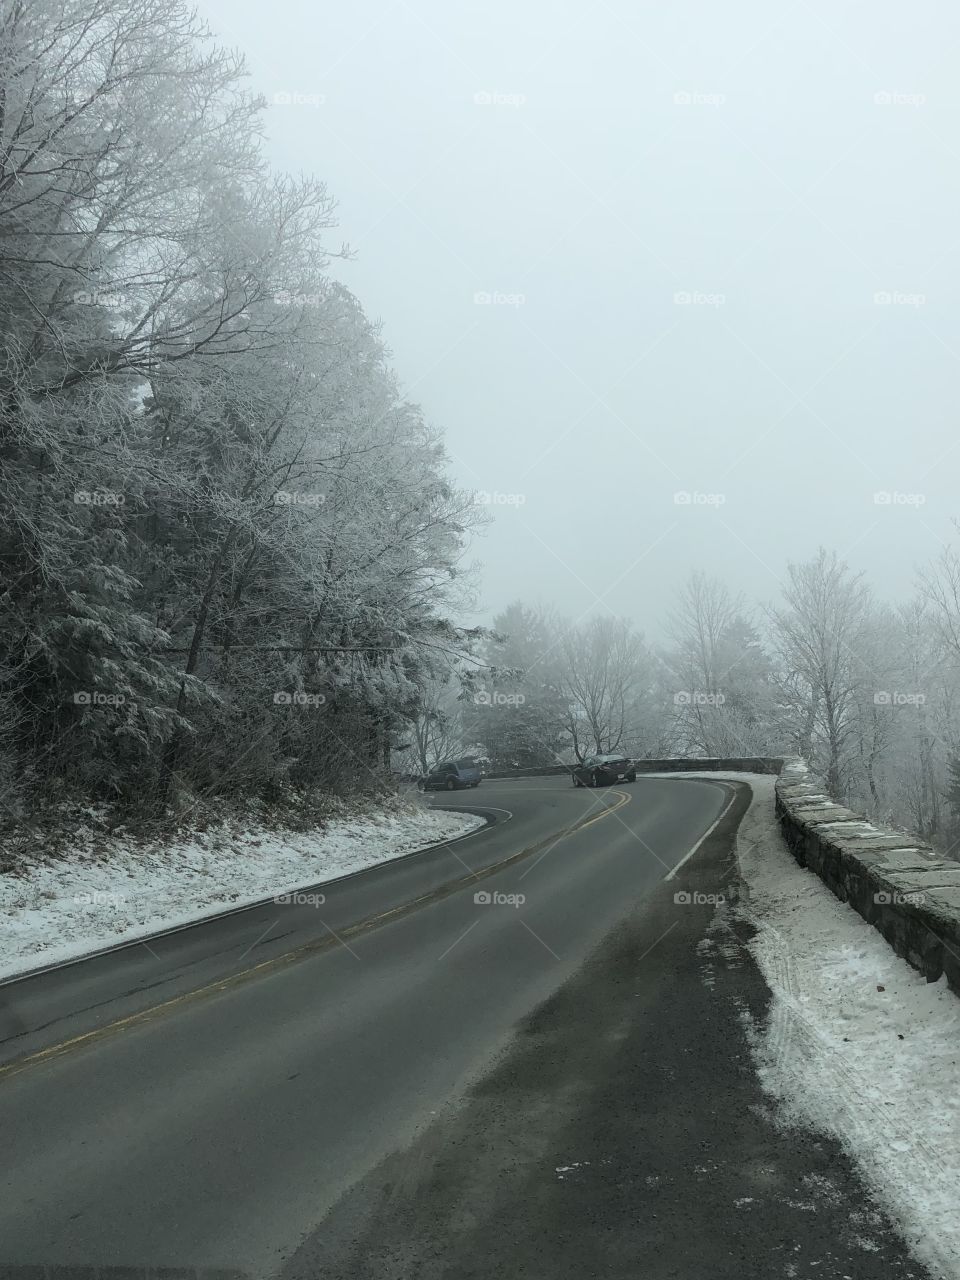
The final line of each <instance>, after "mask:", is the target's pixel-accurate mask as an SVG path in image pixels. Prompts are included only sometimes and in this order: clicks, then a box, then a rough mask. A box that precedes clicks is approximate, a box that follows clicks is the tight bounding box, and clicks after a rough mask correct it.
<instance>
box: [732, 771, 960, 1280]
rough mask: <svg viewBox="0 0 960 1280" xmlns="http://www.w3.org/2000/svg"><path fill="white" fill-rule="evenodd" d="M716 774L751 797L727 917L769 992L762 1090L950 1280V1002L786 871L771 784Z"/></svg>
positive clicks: (810, 879)
mask: <svg viewBox="0 0 960 1280" xmlns="http://www.w3.org/2000/svg"><path fill="white" fill-rule="evenodd" d="M714 776H717V775H714ZM726 776H727V777H728V778H730V779H731V780H733V779H736V778H740V779H741V780H743V781H748V782H749V783H750V785H751V787H752V788H753V792H754V800H753V804H752V805H751V807H750V810H749V811H748V813H747V814H746V815H745V817H744V819H743V822H742V824H741V826H740V831H739V834H738V840H737V851H738V858H739V862H740V869H741V873H742V876H743V879H744V881H745V882H746V885H747V891H748V896H747V899H746V900H745V901H741V902H740V903H739V904H737V908H736V909H737V910H738V911H739V912H740V913H741V914H743V915H744V916H745V917H746V918H747V919H748V920H749V922H750V923H751V924H752V925H753V927H754V928H755V929H756V930H757V933H756V936H755V937H754V939H753V941H752V942H751V943H750V950H751V951H752V953H753V955H754V956H755V958H756V960H757V962H758V963H759V965H760V967H761V969H762V971H763V973H764V975H765V977H766V979H767V983H768V985H769V987H770V989H771V991H772V993H773V999H772V1002H771V1006H770V1010H769V1015H768V1017H767V1020H766V1023H765V1025H764V1026H762V1027H755V1026H752V1025H748V1031H749V1033H750V1040H751V1044H752V1050H753V1053H754V1058H755V1062H756V1065H757V1068H758V1071H759V1074H760V1079H761V1083H762V1084H763V1087H764V1089H765V1090H766V1092H767V1093H768V1094H769V1095H770V1096H771V1097H772V1099H773V1100H774V1102H775V1107H776V1111H777V1114H778V1117H779V1118H780V1120H781V1121H782V1122H784V1123H786V1124H787V1125H789V1124H792V1123H798V1124H802V1125H806V1126H812V1127H814V1128H818V1129H820V1130H825V1131H827V1132H829V1133H831V1134H833V1135H834V1136H835V1137H837V1138H838V1139H839V1140H840V1142H841V1143H842V1145H843V1146H844V1147H845V1149H846V1150H847V1151H848V1152H849V1153H850V1154H851V1155H852V1157H853V1158H854V1159H855V1160H856V1162H857V1164H858V1165H859V1167H860V1169H861V1171H862V1173H863V1175H864V1177H865V1179H866V1181H867V1182H868V1184H869V1185H870V1186H871V1188H872V1190H873V1191H874V1193H875V1195H876V1197H877V1200H878V1202H879V1203H880V1204H881V1205H882V1207H883V1208H884V1209H885V1210H886V1212H887V1213H888V1214H889V1216H890V1217H891V1219H892V1220H893V1221H894V1222H897V1223H898V1224H899V1226H900V1229H901V1231H902V1232H903V1235H904V1238H905V1239H906V1241H907V1243H908V1244H909V1246H910V1247H911V1249H912V1250H913V1251H914V1253H915V1254H916V1256H917V1257H918V1258H919V1259H920V1260H921V1261H922V1262H923V1263H924V1264H925V1265H926V1266H928V1267H929V1268H930V1269H931V1271H932V1273H933V1274H934V1275H937V1276H942V1277H944V1278H948V1280H960V1215H958V1213H957V1204H958V1201H960V999H958V998H957V996H955V995H954V994H953V993H952V992H951V991H950V990H949V988H948V987H947V986H946V979H945V978H942V979H941V980H940V981H939V982H937V983H933V984H928V983H927V982H926V981H925V980H924V978H923V977H922V976H921V975H920V974H919V973H917V972H916V970H914V969H912V968H911V967H910V965H908V964H907V963H906V961H904V960H901V959H900V957H899V956H897V955H896V954H895V953H894V952H893V951H892V950H891V948H890V947H889V946H888V945H887V943H886V942H885V941H884V940H883V938H882V937H881V936H880V934H879V933H877V931H876V930H875V929H874V928H872V926H871V925H868V924H867V922H866V921H865V920H863V919H862V918H861V917H860V916H859V915H858V914H857V913H856V912H855V911H854V910H853V909H852V908H851V907H848V906H847V905H846V904H845V903H842V902H840V901H839V900H838V899H837V898H835V897H834V895H833V894H832V893H831V891H830V890H829V889H828V888H827V887H826V885H824V884H823V882H822V881H821V880H820V879H819V878H818V877H817V876H816V875H814V874H813V872H811V871H807V870H806V869H804V868H802V867H800V866H798V865H797V863H796V861H795V860H794V858H793V857H792V855H791V854H790V852H789V850H788V849H787V846H786V845H785V843H784V842H783V839H782V837H781V835H780V830H779V826H778V824H777V822H776V818H775V816H774V808H773V801H774V791H773V788H774V782H775V779H774V778H772V777H768V776H764V775H760V774H754V775H743V774H740V775H737V774H728V775H726ZM743 1016H744V1017H745V1018H746V1017H747V1015H746V1014H745V1013H744V1015H743Z"/></svg>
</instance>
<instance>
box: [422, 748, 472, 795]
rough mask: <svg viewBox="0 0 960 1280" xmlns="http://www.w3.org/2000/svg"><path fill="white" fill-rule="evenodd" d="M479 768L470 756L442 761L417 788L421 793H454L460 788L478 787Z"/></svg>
mask: <svg viewBox="0 0 960 1280" xmlns="http://www.w3.org/2000/svg"><path fill="white" fill-rule="evenodd" d="M479 785H480V766H479V764H478V763H477V762H476V760H474V759H473V758H472V757H470V756H465V757H464V758H463V759H462V760H444V761H442V762H441V763H440V764H435V765H434V766H433V768H432V769H431V770H430V772H429V773H427V774H425V775H424V776H423V777H422V778H421V779H420V781H419V782H418V783H417V786H418V787H419V788H420V790H421V791H456V790H457V789H458V788H460V787H479Z"/></svg>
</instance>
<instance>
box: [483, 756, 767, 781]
mask: <svg viewBox="0 0 960 1280" xmlns="http://www.w3.org/2000/svg"><path fill="white" fill-rule="evenodd" d="M633 764H634V767H635V769H636V771H637V773H690V772H693V771H705V772H707V773H779V772H780V769H781V768H782V766H783V760H782V759H780V758H778V757H769V758H768V757H760V756H749V757H740V756H737V757H730V758H723V759H719V758H711V759H707V758H703V759H696V758H694V757H690V756H684V757H683V758H679V759H672V760H634V762H633ZM571 768H572V766H571V765H568V764H554V765H546V766H544V767H543V768H542V769H509V770H504V771H503V772H501V773H485V774H484V775H483V776H484V777H485V778H553V777H557V776H558V775H560V774H564V773H569V772H570V770H571Z"/></svg>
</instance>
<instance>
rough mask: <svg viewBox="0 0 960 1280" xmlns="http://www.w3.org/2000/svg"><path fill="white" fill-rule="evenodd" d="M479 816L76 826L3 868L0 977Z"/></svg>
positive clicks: (320, 875) (359, 861)
mask: <svg viewBox="0 0 960 1280" xmlns="http://www.w3.org/2000/svg"><path fill="white" fill-rule="evenodd" d="M483 825H484V824H483V819H482V818H479V817H477V816H476V815H474V814H470V813H464V814H459V813H452V812H449V811H444V810H440V809H429V808H427V807H426V806H425V805H423V804H421V805H415V804H411V805H408V806H398V807H397V808H396V809H395V810H392V811H390V812H388V813H378V814H371V815H369V816H362V817H354V818H335V819H332V820H331V821H329V822H328V823H327V824H326V825H325V826H324V827H323V829H322V830H320V831H312V832H311V831H288V830H280V831H276V830H268V829H267V828H265V827H258V826H246V827H245V828H244V829H243V830H238V829H236V828H234V827H230V826H228V825H223V826H219V827H214V828H211V829H208V830H206V831H204V832H203V833H202V834H194V835H192V836H190V837H189V838H184V839H176V840H173V841H170V842H167V843H163V844H160V843H153V844H146V845H138V844H135V843H134V842H133V841H130V840H128V841H126V842H125V841H123V840H121V839H119V838H117V837H114V838H112V839H103V838H100V839H98V840H96V842H95V844H94V842H92V841H90V840H89V839H87V838H86V836H85V833H83V832H79V833H78V835H77V842H76V847H75V849H74V850H73V852H72V853H71V854H70V855H68V856H67V857H66V858H62V859H61V858H57V859H41V858H37V859H36V860H35V861H33V862H31V863H28V864H27V865H25V866H24V867H23V868H22V871H21V874H18V875H13V874H3V875H0V978H5V977H9V976H10V975H11V974H14V973H20V972H23V971H24V970H27V969H32V968H36V967H39V966H41V965H45V964H51V963H55V962H57V961H61V960H66V959H70V958H72V957H74V956H77V955H82V954H84V953H86V952H88V951H92V950H95V949H96V948H98V947H103V946H109V945H111V944H114V943H117V942H123V941H127V940H131V939H134V938H138V937H143V936H144V935H146V934H149V933H153V932H156V931H157V930H160V929H164V928H170V927H173V926H175V925H181V924H186V923H188V922H190V921H193V920H198V919H201V918H202V917H203V916H207V915H211V914H215V913H216V912H218V911H223V910H226V909H229V908H230V907H237V906H243V905H244V904H246V903H249V902H256V901H258V900H260V899H262V898H269V897H273V896H275V895H279V894H284V893H292V892H293V891H294V890H296V889H302V888H304V887H306V886H308V885H314V884H317V883H319V882H321V881H324V880H331V879H334V878H335V877H337V876H343V875H347V874H348V873H350V872H352V871H359V870H361V869H362V868H364V867H369V866H372V865H373V864H374V863H377V862H386V861H388V860H390V859H391V858H397V857H400V856H401V855H402V854H405V853H410V852H412V851H413V850H415V849H419V848H422V847H424V846H425V845H431V844H437V843H440V842H442V841H444V840H452V839H455V838H456V837H458V836H462V835H465V834H467V833H468V832H470V831H472V830H474V829H476V828H478V827H482V826H483ZM87 834H89V833H87ZM94 850H95V851H94Z"/></svg>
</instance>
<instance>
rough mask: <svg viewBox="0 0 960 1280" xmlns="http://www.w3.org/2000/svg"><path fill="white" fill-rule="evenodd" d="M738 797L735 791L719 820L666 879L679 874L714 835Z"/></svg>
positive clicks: (708, 829) (668, 873)
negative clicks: (685, 864)
mask: <svg viewBox="0 0 960 1280" xmlns="http://www.w3.org/2000/svg"><path fill="white" fill-rule="evenodd" d="M704 781H706V779H704ZM736 798H737V793H736V792H735V791H734V793H733V795H732V796H731V797H730V799H729V800H728V801H727V803H726V805H725V806H724V809H723V812H722V813H721V814H720V816H719V818H717V820H716V821H715V822H714V823H712V824H711V825H710V826H709V827H708V828H707V829H706V831H705V832H704V833H703V835H702V836H701V837H700V839H699V840H698V841H697V843H696V844H695V845H694V846H693V848H692V849H691V850H690V852H689V853H685V854H684V855H683V857H682V858H681V859H680V861H679V862H678V863H677V865H676V866H675V867H674V868H673V870H672V871H668V872H667V874H666V875H665V876H664V877H663V878H664V880H672V879H673V877H674V876H675V875H676V874H677V872H678V871H679V870H680V868H681V867H682V866H683V864H684V863H685V862H689V861H690V859H691V858H692V857H693V855H694V854H695V853H696V852H697V850H698V849H699V848H700V846H701V845H702V844H703V842H704V840H706V839H708V838H709V837H710V836H712V835H713V833H714V831H716V829H717V827H719V825H720V823H721V822H722V821H723V819H724V818H725V817H726V816H727V813H728V812H729V810H730V806H731V805H732V804H733V802H734V800H736Z"/></svg>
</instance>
